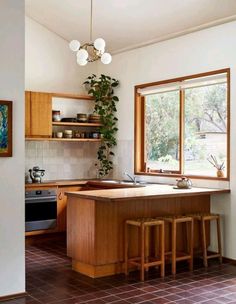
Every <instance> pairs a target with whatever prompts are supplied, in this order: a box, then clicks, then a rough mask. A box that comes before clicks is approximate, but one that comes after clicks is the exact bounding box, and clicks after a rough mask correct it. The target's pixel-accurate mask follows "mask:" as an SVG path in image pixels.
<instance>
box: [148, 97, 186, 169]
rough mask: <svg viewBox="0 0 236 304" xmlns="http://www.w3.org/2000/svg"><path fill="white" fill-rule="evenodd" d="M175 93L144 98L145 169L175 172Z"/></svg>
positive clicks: (176, 117) (176, 106)
mask: <svg viewBox="0 0 236 304" xmlns="http://www.w3.org/2000/svg"><path fill="white" fill-rule="evenodd" d="M179 94H180V93H179V91H172V92H166V93H158V94H153V95H147V96H146V97H145V147H146V168H150V169H151V170H161V171H162V170H168V171H179V167H180V165H179V116H180V98H179Z"/></svg>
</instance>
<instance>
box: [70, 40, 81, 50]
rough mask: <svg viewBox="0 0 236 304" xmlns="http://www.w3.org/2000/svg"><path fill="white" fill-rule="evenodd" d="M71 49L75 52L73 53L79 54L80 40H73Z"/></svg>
mask: <svg viewBox="0 0 236 304" xmlns="http://www.w3.org/2000/svg"><path fill="white" fill-rule="evenodd" d="M69 48H70V49H71V50H72V51H73V52H77V51H78V50H79V48H80V42H79V41H78V40H72V41H71V42H70V44H69Z"/></svg>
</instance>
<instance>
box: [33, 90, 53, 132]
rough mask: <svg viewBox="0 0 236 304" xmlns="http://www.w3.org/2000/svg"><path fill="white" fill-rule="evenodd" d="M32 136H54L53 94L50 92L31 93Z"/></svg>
mask: <svg viewBox="0 0 236 304" xmlns="http://www.w3.org/2000/svg"><path fill="white" fill-rule="evenodd" d="M30 106H31V110H30V118H31V134H30V135H31V136H44V137H51V136H52V96H51V94H48V93H38V92H31V93H30Z"/></svg>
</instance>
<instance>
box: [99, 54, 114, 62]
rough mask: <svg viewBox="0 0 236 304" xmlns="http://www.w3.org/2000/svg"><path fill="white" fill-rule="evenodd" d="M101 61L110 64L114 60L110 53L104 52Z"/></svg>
mask: <svg viewBox="0 0 236 304" xmlns="http://www.w3.org/2000/svg"><path fill="white" fill-rule="evenodd" d="M101 61H102V63H104V64H109V63H111V61H112V57H111V55H110V54H109V53H104V54H102V57H101Z"/></svg>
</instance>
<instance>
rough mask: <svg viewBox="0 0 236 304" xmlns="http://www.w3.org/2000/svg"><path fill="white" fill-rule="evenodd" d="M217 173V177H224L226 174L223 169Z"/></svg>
mask: <svg viewBox="0 0 236 304" xmlns="http://www.w3.org/2000/svg"><path fill="white" fill-rule="evenodd" d="M216 174H217V177H219V178H222V177H224V176H225V175H224V171H223V170H217V172H216Z"/></svg>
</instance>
